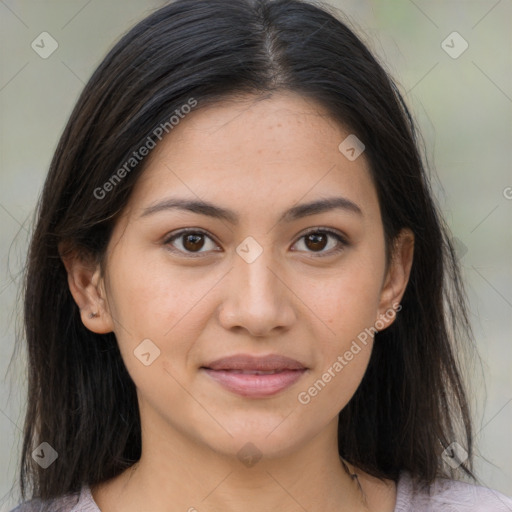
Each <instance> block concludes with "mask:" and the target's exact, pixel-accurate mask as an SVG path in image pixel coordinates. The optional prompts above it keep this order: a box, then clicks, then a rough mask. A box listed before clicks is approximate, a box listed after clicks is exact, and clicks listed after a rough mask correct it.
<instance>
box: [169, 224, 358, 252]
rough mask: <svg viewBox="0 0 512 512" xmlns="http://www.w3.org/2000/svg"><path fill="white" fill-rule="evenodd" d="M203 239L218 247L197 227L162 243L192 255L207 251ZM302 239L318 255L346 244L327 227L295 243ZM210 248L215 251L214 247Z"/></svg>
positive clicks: (341, 247)
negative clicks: (178, 242) (328, 247)
mask: <svg viewBox="0 0 512 512" xmlns="http://www.w3.org/2000/svg"><path fill="white" fill-rule="evenodd" d="M329 238H331V239H334V240H335V242H334V243H333V244H332V246H331V248H330V249H328V250H327V251H324V249H325V248H326V247H327V246H328V245H329V243H328V241H329ZM205 239H209V240H210V241H211V242H213V246H214V247H218V246H217V244H216V243H215V242H214V241H213V239H212V238H211V237H210V236H209V235H207V234H206V233H205V232H204V231H201V230H197V229H194V230H192V229H190V230H182V231H179V232H177V233H175V234H173V235H172V236H170V237H168V238H167V239H166V240H165V242H164V244H165V245H169V246H171V250H172V251H173V252H181V253H185V254H188V255H191V256H193V255H195V254H201V253H204V252H208V247H207V248H206V250H204V251H202V250H201V249H203V248H204V247H205ZM303 239H304V242H303V243H304V245H305V247H306V248H307V249H309V251H307V252H313V253H319V254H318V256H325V255H330V254H335V253H338V252H340V251H341V250H343V248H344V247H345V246H346V245H348V243H347V241H346V240H345V238H344V237H343V236H342V235H341V234H339V233H337V232H335V231H331V230H328V229H319V228H317V229H315V230H313V231H310V232H308V233H305V234H304V235H302V236H301V237H300V238H299V240H298V241H297V242H296V243H298V242H300V241H302V240H303ZM175 240H179V241H180V244H179V245H181V247H176V246H175V244H174V241H175ZM206 245H207V244H206ZM212 250H214V251H216V249H215V248H213V249H212ZM216 252H218V251H216Z"/></svg>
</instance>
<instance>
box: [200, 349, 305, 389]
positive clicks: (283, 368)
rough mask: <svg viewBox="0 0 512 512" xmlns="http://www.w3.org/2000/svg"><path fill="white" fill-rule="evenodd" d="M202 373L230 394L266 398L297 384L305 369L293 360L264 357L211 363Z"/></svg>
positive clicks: (224, 359) (233, 358) (243, 355)
mask: <svg viewBox="0 0 512 512" xmlns="http://www.w3.org/2000/svg"><path fill="white" fill-rule="evenodd" d="M201 370H202V371H204V372H205V373H206V374H207V375H208V376H209V377H211V378H212V379H213V380H214V381H216V382H217V383H219V384H220V385H221V386H223V387H224V388H225V389H227V390H229V391H231V392H232V393H235V394H238V395H241V396H244V397H251V398H265V397H268V396H272V395H275V394H277V393H279V392H280V391H283V390H284V389H286V388H288V387H289V386H291V385H292V384H294V383H295V382H297V380H299V379H300V377H301V376H302V375H303V374H304V373H306V371H307V368H306V367H305V366H304V365H303V364H302V363H300V362H299V361H296V360H295V359H291V358H289V357H285V356H281V355H278V354H272V355H269V356H264V357H261V356H260V357H255V356H250V355H248V354H239V355H235V356H230V357H225V358H222V359H217V360H216V361H212V362H211V363H208V365H205V366H203V367H201Z"/></svg>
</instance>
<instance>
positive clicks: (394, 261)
mask: <svg viewBox="0 0 512 512" xmlns="http://www.w3.org/2000/svg"><path fill="white" fill-rule="evenodd" d="M413 257H414V234H413V232H412V231H411V230H410V229H408V228H404V229H402V231H400V233H399V234H398V235H397V237H396V238H395V242H394V244H393V251H392V254H391V261H390V262H389V268H388V271H387V273H386V276H385V278H384V284H383V286H382V289H381V297H380V304H379V316H378V319H377V321H378V322H379V325H382V324H384V327H383V328H380V329H379V330H380V331H382V330H383V329H385V328H387V327H389V326H390V325H391V324H392V323H393V322H394V320H395V317H396V312H397V311H399V310H400V309H401V306H399V304H400V301H401V300H402V297H403V295H404V293H405V289H406V287H407V283H408V282H409V276H410V273H411V268H412V262H413Z"/></svg>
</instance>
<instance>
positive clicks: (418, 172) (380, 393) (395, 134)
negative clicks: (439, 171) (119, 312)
mask: <svg viewBox="0 0 512 512" xmlns="http://www.w3.org/2000/svg"><path fill="white" fill-rule="evenodd" d="M277 91H293V92H296V93H298V94H301V95H303V96H304V97H307V98H310V99H312V100H314V101H316V102H318V103H319V104H321V105H322V106H323V107H324V108H325V109H327V111H328V112H329V113H330V115H331V116H332V118H333V119H335V120H337V121H339V123H341V124H342V125H343V126H345V127H348V128H350V131H351V133H354V134H355V135H357V137H358V138H359V139H361V140H362V141H363V142H364V144H365V146H366V149H365V156H366V158H367V159H368V162H369V164H370V167H371V173H372V178H373V181H374V184H375V187H376V190H377V193H378V198H379V203H380V208H381V212H382V219H383V224H384V231H385V235H386V246H387V250H388V251H389V248H390V247H392V243H393V241H394V239H395V237H396V235H397V234H398V233H399V231H400V230H401V229H402V228H410V229H411V230H412V231H413V233H414V235H415V253H414V262H413V266H412V270H411V276H410V280H409V283H408V286H407V288H406V291H405V294H404V297H403V300H402V310H401V311H400V313H399V315H398V316H397V319H396V321H395V322H394V323H393V324H392V325H391V326H390V327H389V328H388V329H386V330H384V331H382V332H379V333H378V334H377V335H376V338H375V344H374V348H373V352H372V356H371V359H370V362H369V366H368V369H367V371H366V374H365V376H364V378H363V381H362V383H361V385H360V386H359V388H358V389H357V391H356V393H355V394H354V396H353V397H352V399H351V400H350V402H349V403H348V405H347V406H346V407H345V408H344V409H343V410H342V411H341V412H340V414H339V453H340V455H342V456H343V457H344V458H345V459H346V460H347V461H349V462H350V463H352V464H353V465H355V466H356V467H359V468H361V469H363V470H364V471H367V472H368V473H370V474H372V475H375V476H377V477H385V478H392V479H395V480H396V479H397V477H398V473H399V471H400V470H408V471H409V472H410V473H411V474H412V476H413V477H415V478H418V479H421V480H424V481H426V482H431V481H432V480H433V479H434V478H435V477H437V476H442V475H445V476H452V477H453V476H454V475H455V474H456V473H454V472H450V471H448V469H447V466H446V465H444V463H443V461H442V458H441V454H442V452H443V450H444V449H445V448H446V447H447V446H449V445H450V444H451V443H452V442H454V441H457V442H458V443H459V444H460V445H462V446H463V447H464V448H465V449H466V450H467V452H468V459H467V461H466V462H465V463H464V464H462V465H461V466H460V470H463V472H466V473H467V474H470V475H472V456H473V447H472V426H471V421H470V412H469V409H468V400H467V395H466V392H465V388H464V385H463V382H462V378H461V370H460V368H461V367H460V363H459V354H460V353H462V352H461V351H463V350H465V349H466V348H468V347H470V348H471V347H472V334H471V328H470V325H469V322H468V318H467V313H466V304H465V296H464V291H463V286H462V282H461V279H460V275H459V269H458V262H457V258H456V255H455V252H454V249H453V246H452V244H451V242H450V237H449V235H448V231H447V229H446V227H445V226H444V224H443V221H442V219H441V218H440V216H439V214H438V213H437V211H438V210H437V207H436V205H435V202H434V199H433V195H432V192H431V190H430V185H429V178H428V174H427V172H426V171H425V166H424V164H423V163H422V157H421V154H420V149H419V143H418V140H417V136H416V132H415V128H414V123H413V120H412V119H411V116H410V114H409V112H408V110H407V107H406V106H405V104H404V101H403V99H402V97H401V96H400V94H399V92H398V89H397V87H396V85H395V84H394V82H393V81H392V79H391V78H390V77H389V76H388V75H387V73H386V72H385V71H384V69H383V67H382V66H381V65H380V64H379V63H378V62H377V60H376V59H375V58H374V57H373V56H372V54H371V53H370V51H369V50H368V49H367V47H366V46H365V45H364V44H363V43H362V42H361V40H360V39H359V38H358V37H357V36H356V35H355V34H354V32H353V31H352V30H350V29H349V28H348V26H347V24H346V23H344V22H343V21H341V19H339V17H338V16H335V14H334V13H333V12H330V9H329V8H328V7H325V6H324V7H319V6H317V5H313V4H310V3H307V2H303V1H299V0H275V1H271V0H230V1H225V0H208V1H202V0H178V1H175V2H172V3H170V4H168V5H165V6H164V7H162V8H161V9H159V10H157V11H155V12H154V13H152V14H151V15H150V16H148V17H147V18H145V19H143V20H142V21H141V22H140V23H138V24H137V25H136V26H135V27H134V28H132V29H131V30H130V31H129V32H128V33H127V34H126V35H125V36H124V37H123V38H122V39H121V40H120V41H119V42H118V43H117V44H116V45H115V46H114V48H113V49H112V50H111V51H110V52H109V53H108V55H107V56H106V57H105V59H104V60H103V61H102V63H101V64H100V65H99V67H98V69H97V70H96V71H95V72H94V74H93V76H92V77H91V78H90V80H89V82H88V83H87V85H86V86H85V89H84V91H83V93H82V94H81V96H80V98H79V100H78V102H77V104H76V106H75V108H74V110H73V112H72V114H71V116H70V119H69V121H68V124H67V126H66V128H65V130H64V133H63V135H62V137H61V139H60V142H59V144H58V147H57V149H56V152H55V155H54V158H53V160H52V163H51V166H50V169H49V173H48V176H47V179H46V183H45V185H44V190H43V193H42V197H41V199H40V203H39V207H38V212H37V222H36V226H35V231H34V234H33V238H32V242H31V245H30V252H29V257H28V264H27V265H28V268H27V273H26V281H25V289H24V293H25V299H24V300H25V302H24V314H25V315H24V318H25V336H26V341H27V347H28V382H29V390H28V408H27V414H26V420H25V427H24V429H25V433H24V443H23V453H22V465H21V471H20V483H21V489H22V495H23V496H26V495H27V494H28V490H29V488H30V494H31V497H40V498H42V499H48V498H53V497H57V496H61V495H63V494H65V493H68V492H73V491H76V490H78V489H79V488H80V487H81V486H82V485H83V484H85V483H87V484H89V485H93V484H95V483H98V482H101V481H105V480H107V479H109V478H111V477H113V476H115V475H117V474H119V473H120V472H122V471H123V470H124V469H125V468H127V467H128V466H130V465H131V464H133V463H134V461H136V460H138V458H139V457H140V454H141V434H140V418H139V412H138V404H137V399H136V393H135V385H134V383H133V381H132V380H131V378H130V376H129V375H128V373H127V370H126V368H125V366H124V363H123V360H122V358H121V355H120V352H119V349H118V346H117V342H116V338H115V336H114V334H113V333H109V334H105V335H99V334H95V333H93V332H91V331H89V330H87V329H86V328H85V327H84V325H83V324H82V322H81V319H80V314H79V310H78V307H77V305H76V304H75V302H74V301H73V298H72V296H71V294H70V291H69V288H68V284H67V278H66V270H65V268H64V265H63V263H62V260H61V257H60V255H59V246H60V247H62V244H66V245H67V246H68V248H70V250H75V251H80V252H82V253H83V254H87V255H90V256H92V257H94V258H97V259H98V260H99V261H101V258H102V255H103V254H104V251H105V249H106V246H107V244H108V242H109V238H110V235H111V232H112V228H113V226H114V224H115V222H116V220H117V217H118V214H119V212H120V211H122V209H123V207H124V206H125V205H126V203H127V201H128V199H129V197H130V194H131V192H132V190H133V187H134V185H135V183H136V181H137V179H138V178H139V177H140V175H141V173H142V172H143V170H144V163H145V161H144V160H142V161H141V162H140V163H137V164H136V165H133V168H130V171H129V172H126V173H124V175H123V178H122V179H121V180H119V181H116V183H115V186H113V187H111V189H110V187H109V191H108V193H106V194H103V193H102V194H101V195H102V196H103V197H100V198H99V197H98V196H99V195H100V194H98V189H99V188H101V187H103V186H104V184H105V183H106V182H108V181H109V180H111V179H112V176H113V175H114V173H116V172H117V171H118V170H119V169H120V168H122V166H123V165H125V162H127V161H128V160H129V159H130V158H131V156H132V155H133V152H134V151H136V150H137V149H138V148H140V147H141V146H142V145H144V144H146V143H147V141H148V138H151V139H154V138H155V128H156V127H158V126H159V125H160V124H162V123H165V122H167V120H168V119H169V117H170V116H171V115H172V114H173V113H174V112H176V111H178V110H179V109H180V107H181V106H182V105H185V104H187V102H189V100H190V98H194V99H195V101H197V107H196V108H197V109H199V108H201V106H204V105H206V104H208V103H212V102H215V101H218V100H220V99H224V98H229V97H234V96H236V95H240V94H245V93H251V94H254V95H256V96H262V97H263V96H268V95H271V94H272V93H274V92H277ZM155 143H158V141H157V140H155ZM43 441H46V442H48V443H49V444H50V445H51V446H52V447H53V448H54V449H55V450H56V451H57V452H58V454H59V456H58V459H57V460H56V461H55V462H54V463H53V464H52V465H51V466H50V467H48V468H47V469H42V468H41V467H39V465H37V464H36V463H35V462H34V460H33V459H32V457H31V453H32V451H33V450H34V448H35V446H37V445H38V444H39V443H40V442H43ZM460 470H459V471H460ZM463 472H462V473H460V475H461V476H462V475H463V474H464V473H463Z"/></svg>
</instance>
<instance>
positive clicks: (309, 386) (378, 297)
mask: <svg viewBox="0 0 512 512" xmlns="http://www.w3.org/2000/svg"><path fill="white" fill-rule="evenodd" d="M349 135H350V131H349V130H346V129H344V128H343V127H341V126H339V125H338V124H337V123H335V122H334V121H332V120H331V119H330V118H328V117H327V115H326V114H325V112H323V111H322V110H321V108H320V106H319V105H317V104H315V103H313V102H311V101H310V100H306V99H304V98H302V97H300V96H296V95H293V94H280V95H274V96H272V97H270V98H268V99H264V100H260V101H256V100H255V99H254V97H246V98H243V99H239V100H236V101H231V102H223V103H218V104H216V105H214V106H210V107H205V108H202V109H198V110H196V111H193V112H191V113H190V114H188V116H187V117H185V118H184V119H183V120H182V121H181V122H180V124H179V125H177V126H175V127H174V129H173V131H172V132H171V133H170V134H169V136H168V137H167V138H166V139H163V141H162V142H160V143H159V144H158V145H157V147H156V148H155V149H153V150H152V153H151V154H150V157H149V160H148V163H147V167H146V169H145V171H144V172H143V174H142V175H141V177H140V179H139V181H138V182H137V185H136V187H135V189H134V192H133V194H132V196H131V198H130V201H129V203H128V205H127V207H126V209H125V211H124V215H123V216H122V217H121V218H120V220H119V221H118V222H117V225H116V227H115V229H114V232H113V235H112V238H111V241H110V244H109V246H108V251H107V257H106V263H105V268H104V273H103V274H102V276H100V277H98V273H96V274H95V276H96V277H97V280H96V281H95V280H94V279H93V280H92V281H91V282H92V285H94V290H97V295H95V294H94V293H96V292H94V293H90V294H89V297H90V302H91V303H94V304H95V306H91V307H92V308H96V309H98V308H99V310H100V315H99V317H98V318H94V319H90V318H88V316H87V315H84V316H83V319H84V323H86V325H87V327H88V328H90V329H91V330H94V331H96V332H108V331H111V330H113V331H114V332H115V335H116V338H117V340H118V343H119V347H120V350H121V354H122V357H123V359H124V362H125V365H126V367H127V369H128V372H129V373H130V375H131V377H132V379H133V381H134V383H135V385H136V387H137V393H138V399H139V404H140V411H141V418H142V423H143V430H144V425H151V429H152V432H154V433H155V435H165V434H166V433H171V432H172V433H174V434H175V435H176V436H179V437H181V438H183V439H186V440H189V441H191V442H194V443H195V444H196V445H202V446H206V447H210V448H212V449H214V450H215V451H216V452H217V453H225V454H231V455H232V454H233V453H235V452H237V451H238V450H239V449H240V448H241V447H243V446H244V445H245V444H246V443H247V442H251V443H253V444H254V445H255V446H256V447H257V448H258V450H260V451H261V452H263V453H264V454H265V455H267V456H268V457H272V456H278V455H282V454H284V453H286V452H291V451H293V450H295V449H297V447H299V446H301V445H304V443H307V441H308V440H311V439H313V438H314V437H315V436H317V435H318V434H319V433H321V432H330V433H331V434H333V433H335V431H336V426H337V415H338V413H339V411H340V410H341V409H343V407H344V406H345V405H346V404H347V402H348V401H349V400H350V398H351V397H352V395H353V394H354V392H355V391H356V389H357V387H358V385H359V384H360V382H361V379H362V378H363V375H364V373H365V370H366V367H367V364H368V361H369V357H370V354H371V349H372V344H373V339H372V334H373V333H374V332H375V331H374V329H373V328H374V327H377V328H378V329H379V330H380V329H383V328H386V327H387V326H388V325H389V324H390V323H391V322H392V320H393V317H394V314H393V313H394V311H393V304H394V305H395V307H396V305H397V303H398V302H399V300H400V298H401V295H402V293H403V291H404V287H405V284H406V280H407V275H408V265H409V264H410V256H411V252H410V251H409V252H407V251H406V250H405V249H404V250H403V251H402V253H400V254H399V255H398V257H397V258H393V260H392V261H391V263H390V265H389V266H387V265H386V259H385V243H384V232H383V226H382V220H381V215H380V209H379V203H378V199H377V194H376V190H375V187H374V185H373V183H372V179H371V176H370V172H369V167H368V162H367V160H366V159H365V155H364V153H363V154H362V155H361V156H359V157H358V158H356V159H355V160H350V159H348V158H347V157H346V156H345V155H344V154H343V153H342V152H341V151H340V150H339V149H338V146H339V145H340V143H341V142H342V141H343V140H344V139H346V137H347V136H349ZM325 200H330V201H331V202H332V203H331V204H330V206H329V204H324V206H318V207H317V208H315V207H309V208H308V207H306V206H305V205H311V204H312V203H315V202H318V201H325ZM179 201H181V202H182V203H181V206H177V203H178V202H179ZM186 201H194V202H197V201H203V202H207V203H208V204H210V205H213V206H211V207H206V206H203V207H202V208H198V207H197V206H196V207H195V208H194V207H190V208H188V207H187V206H186V205H185V204H184V202H186ZM185 230H186V232H185ZM399 252H400V251H399ZM401 254H402V256H401ZM403 255H405V256H403ZM407 255H408V257H406V256H407ZM72 291H73V287H72ZM74 295H75V297H76V296H77V292H76V289H75V293H74ZM84 300H85V299H82V302H83V301H84ZM376 322H378V323H377V325H376ZM235 355H244V356H254V357H263V356H269V355H279V356H285V357H287V358H290V359H292V360H294V361H295V362H298V363H299V364H298V365H297V367H299V366H300V367H302V368H303V369H302V370H300V369H297V368H296V369H288V370H285V369H284V367H286V366H287V365H286V364H284V363H282V362H280V363H277V364H278V366H279V365H280V367H279V368H278V372H277V373H275V374H274V375H268V374H267V375H263V374H260V375H258V374H255V373H254V372H253V373H252V374H250V373H247V372H248V371H249V372H250V368H249V367H251V364H253V363H254V362H253V361H252V362H251V361H250V360H249V363H247V364H248V365H249V366H247V367H244V368H245V371H246V373H245V374H241V373H240V372H237V371H235V370H233V369H231V370H226V369H225V368H224V371H222V368H223V367H222V365H220V366H219V367H218V368H217V370H214V369H207V368H212V367H215V365H213V364H212V362H213V361H216V360H219V359H221V358H226V357H230V356H235ZM236 364H241V363H240V362H238V363H236V361H235V363H234V366H236ZM248 368H249V370H248ZM251 368H252V367H251ZM259 368H260V370H261V367H259ZM242 369H243V368H242ZM252 369H254V368H252ZM239 370H240V368H239ZM235 374H237V375H235Z"/></svg>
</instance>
